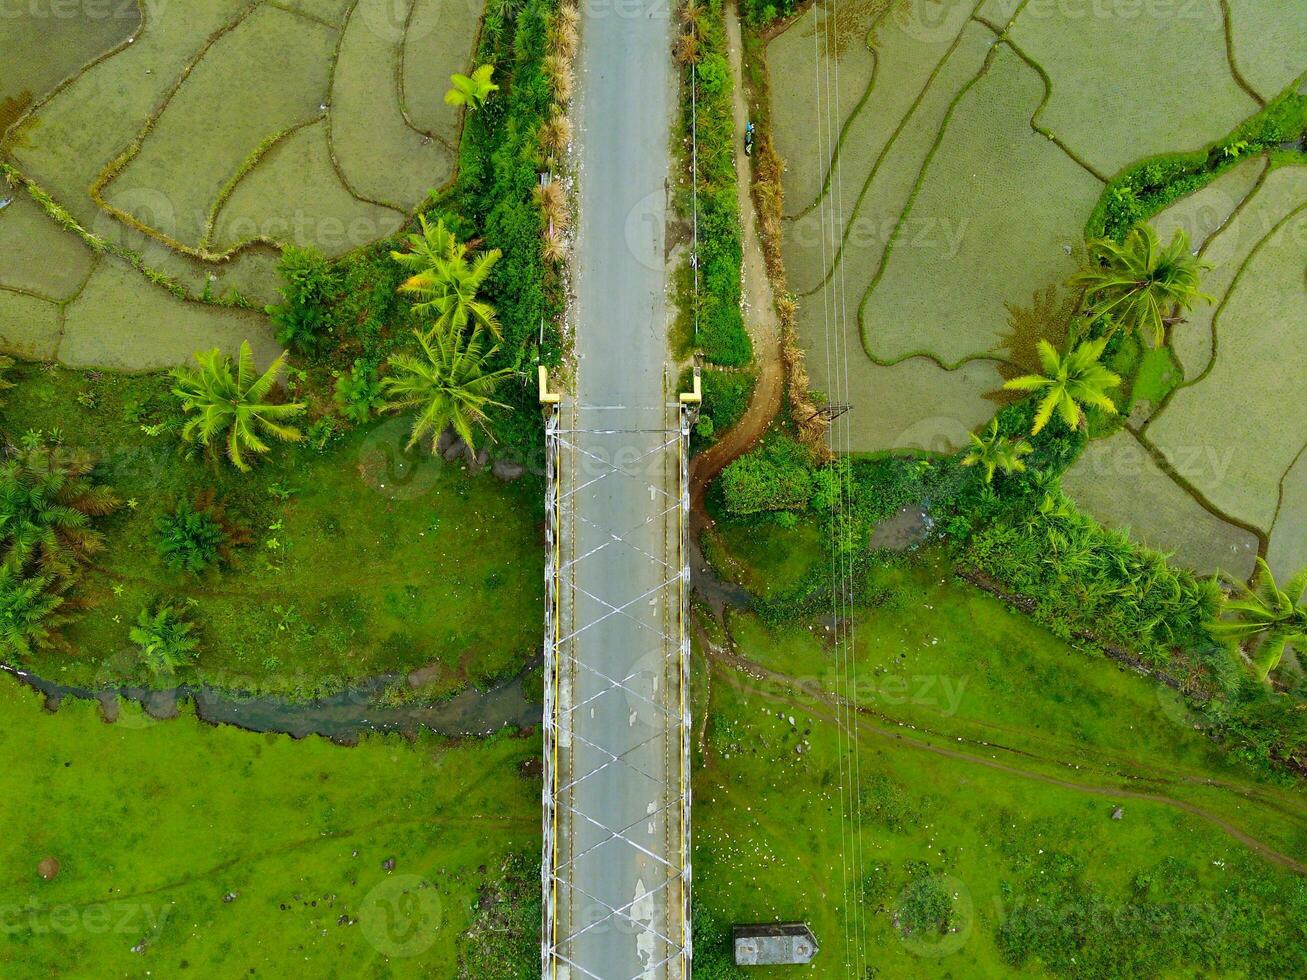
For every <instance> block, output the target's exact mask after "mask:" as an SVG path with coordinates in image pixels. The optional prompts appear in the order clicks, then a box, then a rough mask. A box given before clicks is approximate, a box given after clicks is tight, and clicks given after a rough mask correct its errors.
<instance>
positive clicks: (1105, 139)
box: [767, 0, 1301, 451]
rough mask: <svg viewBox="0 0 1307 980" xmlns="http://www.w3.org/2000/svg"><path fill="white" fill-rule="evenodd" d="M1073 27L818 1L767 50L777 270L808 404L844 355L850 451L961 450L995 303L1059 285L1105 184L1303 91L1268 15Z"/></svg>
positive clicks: (944, 7)
mask: <svg viewBox="0 0 1307 980" xmlns="http://www.w3.org/2000/svg"><path fill="white" fill-rule="evenodd" d="M1236 6H1245V7H1259V6H1266V7H1268V8H1270V7H1274V8H1276V9H1279V5H1276V4H1274V3H1267V4H1259V3H1258V2H1252V0H1250V2H1249V3H1246V4H1242V5H1236ZM1188 7H1192V8H1194V9H1193V10H1192V12H1190V11H1188V9H1187V8H1188ZM1200 8H1201V9H1200ZM1176 9H1177V11H1178V9H1179V8H1176ZM1078 11H1079V8H1076V7H1075V5H1065V4H1063V5H1049V4H1028V3H1022V2H1019V0H983V2H959V3H952V4H938V3H933V2H931V0H901V2H862V3H847V2H846V3H841V4H839V5H838V7H836V6H835V5H833V4H830V3H819V4H815V5H813V6H811V7H809V8H808V10H807V11H806V12H805V13H804V14H803V15H802V16H800V17H798V18H797V19H795V20H794V21H793V22H792V23H791V24H790V25H789V26H787V27H786V29H785V30H783V31H782V32H780V33H779V34H776V35H775V36H774V37H773V38H772V39H771V41H770V42H769V44H768V47H767V62H768V69H769V72H770V74H771V77H772V78H773V80H775V79H777V78H786V79H788V80H790V84H786V85H777V84H773V85H772V97H773V105H772V111H773V118H774V121H775V129H776V140H777V147H778V150H779V151H780V152H781V155H782V157H783V158H784V159H785V161H786V164H787V171H786V174H785V178H784V190H785V196H786V208H785V209H786V214H787V221H786V236H785V244H784V256H785V261H786V269H787V272H788V274H789V277H790V281H791V283H792V284H793V286H794V288H795V291H796V292H797V293H798V294H799V296H800V321H801V323H800V330H801V335H802V338H803V340H804V342H805V346H806V347H807V349H808V354H809V369H810V371H811V373H812V376H813V383H814V386H815V387H816V388H817V389H818V390H821V391H824V392H827V393H830V392H831V391H833V390H838V391H841V392H842V391H843V386H844V381H843V376H842V374H843V371H844V369H845V365H844V363H843V361H844V358H843V355H842V350H843V349H845V348H846V349H847V352H848V358H847V361H848V364H847V372H848V396H847V397H848V400H849V401H852V402H853V403H854V404H855V409H854V412H853V415H852V419H853V421H852V422H851V423H850V428H851V438H852V446H851V448H853V449H854V450H863V451H875V450H882V449H889V448H900V447H914V448H923V449H931V450H942V449H948V448H950V447H953V446H956V445H958V444H959V442H961V441H963V440H964V439H965V434H966V432H967V431H968V430H970V429H973V428H974V427H975V426H977V425H979V424H981V423H982V422H984V421H985V420H986V419H987V418H988V417H989V416H990V415H991V414H992V411H993V404H992V402H991V401H989V400H987V399H986V398H985V397H984V396H985V395H986V393H988V392H991V391H993V390H994V389H996V388H997V387H998V386H999V385H1000V384H1001V383H1002V380H1003V378H1002V374H1001V369H1002V368H1003V367H1004V366H1005V365H1004V361H1005V358H1006V356H1007V355H1006V352H1005V351H1004V349H1003V347H1002V344H1001V334H1002V332H1003V330H1004V328H1005V325H1006V312H1005V309H1004V306H1005V304H1010V303H1016V304H1021V303H1024V302H1026V301H1027V300H1028V299H1029V297H1030V296H1031V295H1032V294H1033V293H1034V292H1035V291H1036V290H1040V289H1042V288H1044V287H1046V286H1048V285H1050V284H1052V283H1056V282H1060V281H1063V280H1064V279H1065V278H1066V277H1067V276H1069V275H1070V273H1071V272H1072V271H1074V269H1075V267H1076V263H1077V259H1078V252H1077V249H1078V248H1079V244H1080V242H1081V241H1082V238H1083V228H1084V223H1085V219H1086V218H1087V216H1088V215H1089V213H1090V211H1091V210H1092V208H1093V206H1094V204H1095V202H1096V201H1097V199H1098V197H1099V195H1100V194H1101V192H1102V189H1103V186H1104V184H1105V182H1106V180H1107V179H1109V178H1110V177H1112V176H1113V175H1114V174H1115V173H1117V172H1118V171H1119V170H1121V169H1122V168H1124V167H1126V166H1127V165H1130V164H1133V163H1135V162H1137V161H1138V160H1139V159H1141V158H1143V157H1146V156H1149V155H1153V154H1157V153H1161V152H1173V151H1177V150H1188V149H1196V148H1200V147H1202V146H1205V145H1207V144H1208V143H1210V142H1212V141H1213V140H1215V139H1217V138H1219V137H1221V136H1223V135H1225V134H1226V133H1228V132H1229V131H1230V129H1232V128H1233V127H1234V126H1235V125H1236V124H1237V123H1238V122H1240V121H1241V120H1242V119H1244V118H1246V117H1248V116H1249V115H1251V114H1253V113H1254V112H1256V111H1257V110H1258V109H1259V108H1260V107H1261V105H1262V104H1263V103H1264V101H1265V99H1266V97H1267V95H1268V94H1269V95H1273V94H1275V93H1276V92H1278V91H1280V90H1281V89H1282V88H1283V87H1284V86H1285V85H1287V84H1289V83H1290V82H1291V81H1292V80H1293V79H1294V77H1296V74H1297V72H1295V71H1294V70H1293V61H1294V55H1293V40H1292V39H1293V37H1294V36H1300V35H1295V34H1294V33H1293V31H1292V30H1291V29H1290V28H1289V26H1284V27H1280V26H1273V27H1271V28H1268V27H1267V25H1266V23H1265V22H1267V21H1268V20H1269V21H1270V22H1271V23H1272V24H1273V25H1278V24H1279V21H1277V20H1275V17H1273V16H1271V15H1270V14H1267V15H1265V16H1263V15H1258V16H1254V17H1248V16H1241V17H1238V18H1235V19H1234V20H1233V21H1232V23H1231V25H1230V27H1229V30H1228V31H1227V27H1226V25H1225V24H1224V22H1223V19H1222V17H1221V13H1220V8H1219V7H1218V6H1217V5H1214V4H1210V5H1209V4H1197V5H1186V14H1185V16H1180V15H1179V14H1178V13H1177V12H1175V11H1172V12H1171V13H1168V12H1167V11H1166V10H1163V9H1162V8H1161V7H1158V8H1156V9H1149V8H1146V7H1144V8H1138V6H1137V5H1132V6H1131V8H1130V10H1128V11H1127V10H1126V9H1125V7H1124V6H1122V8H1121V9H1120V10H1117V9H1116V8H1115V7H1113V6H1112V5H1107V6H1106V7H1104V8H1103V11H1102V12H1100V13H1101V15H1096V16H1078V15H1077V12H1078ZM1080 13H1084V12H1083V11H1080ZM1275 16H1279V15H1275ZM1284 16H1285V19H1286V20H1292V19H1293V18H1296V17H1298V16H1299V14H1298V13H1296V12H1295V13H1293V14H1286V15H1284ZM1162 19H1166V23H1164V24H1163V23H1160V21H1161V20H1162ZM1177 31H1178V32H1180V34H1177V33H1176V32H1177ZM1227 34H1228V40H1229V42H1230V43H1229V45H1227V43H1226V41H1227ZM1163 35H1165V36H1166V37H1167V38H1168V41H1167V43H1166V44H1160V43H1158V41H1157V38H1158V37H1160V36H1163ZM1253 38H1255V40H1252V39H1253ZM1245 44H1247V46H1248V49H1249V53H1248V54H1247V55H1246V56H1245V55H1244V54H1243V53H1242V52H1243V47H1244V45H1245ZM1281 49H1284V50H1281ZM827 50H829V51H830V53H831V55H832V61H831V62H830V67H829V70H828V65H827V63H826V52H827ZM1253 61H1257V62H1258V63H1259V64H1262V65H1264V66H1265V68H1264V70H1263V71H1261V72H1259V73H1258V74H1257V81H1256V83H1255V84H1254V83H1252V82H1250V81H1249V76H1248V74H1247V73H1246V72H1245V70H1244V68H1245V64H1246V63H1248V64H1250V63H1252V62H1253ZM1141 64H1147V65H1148V66H1149V67H1148V70H1147V71H1140V70H1138V66H1139V65H1141ZM1297 71H1301V67H1300V68H1298V69H1297ZM1160 79H1164V80H1165V82H1164V84H1163V83H1161V82H1159V80H1160ZM823 103H829V104H830V105H831V106H833V107H835V108H833V109H831V110H830V112H829V115H828V117H827V118H821V119H820V120H819V122H820V127H819V129H820V132H817V133H815V132H814V126H813V124H812V120H813V106H814V105H819V104H823ZM831 145H834V147H835V149H834V151H833V152H831V151H830V150H829V149H828V148H829V147H830V146H831ZM814 146H815V147H816V148H815V149H814ZM1250 179H1251V178H1250ZM828 350H829V351H830V352H831V353H830V354H829V355H828V354H827V351H828Z"/></svg>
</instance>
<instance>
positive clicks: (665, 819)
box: [541, 375, 698, 980]
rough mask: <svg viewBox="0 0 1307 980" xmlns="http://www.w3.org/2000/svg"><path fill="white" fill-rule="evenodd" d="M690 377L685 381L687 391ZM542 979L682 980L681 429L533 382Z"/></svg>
mask: <svg viewBox="0 0 1307 980" xmlns="http://www.w3.org/2000/svg"><path fill="white" fill-rule="evenodd" d="M697 387H698V385H697V384H696V389H697ZM541 398H542V402H544V403H545V426H546V432H547V466H548V480H547V490H546V494H547V498H546V499H547V516H548V531H547V544H548V559H547V561H546V569H545V585H546V605H545V631H546V635H545V646H544V649H545V679H546V683H545V707H544V753H545V757H544V793H543V802H544V854H543V865H542V872H541V877H542V886H543V889H544V932H543V941H542V944H541V966H542V974H543V976H544V977H545V978H547V980H581V978H594V980H643V978H649V980H655V978H657V980H662V978H667V980H685V978H688V977H689V975H690V953H691V951H690V707H689V698H690V689H689V684H690V673H689V670H690V663H689V661H690V641H689V634H688V626H687V619H688V596H689V583H690V579H689V567H688V564H687V560H686V533H687V525H688V520H689V499H690V497H689V484H688V462H687V461H688V449H689V433H690V426H691V424H692V423H693V418H694V415H695V413H696V412H697V395H683V396H681V400H680V402H679V403H678V404H675V405H670V404H669V405H667V406H666V407H665V408H651V409H643V410H639V409H626V408H622V407H596V406H585V405H568V406H563V405H562V404H561V403H560V400H559V398H558V396H557V395H552V396H551V395H548V394H547V393H546V383H545V379H544V377H543V375H542V380H541Z"/></svg>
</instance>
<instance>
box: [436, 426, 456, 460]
mask: <svg viewBox="0 0 1307 980" xmlns="http://www.w3.org/2000/svg"><path fill="white" fill-rule="evenodd" d="M457 438H458V433H457V432H455V431H454V430H453V429H446V430H445V431H444V432H442V433H440V438H439V439H437V440H436V452H438V453H440V454H441V455H444V452H445V450H446V449H448V448H449V447H450V446H452V445H453V444H454V440H455V439H457Z"/></svg>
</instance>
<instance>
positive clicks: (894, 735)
mask: <svg viewBox="0 0 1307 980" xmlns="http://www.w3.org/2000/svg"><path fill="white" fill-rule="evenodd" d="M710 658H711V659H712V660H713V661H715V662H716V663H717V664H718V665H719V666H720V668H721V669H722V670H723V671H724V680H725V681H726V682H727V683H729V684H731V685H732V686H733V687H737V688H740V689H744V688H745V687H746V686H747V688H748V690H750V691H753V692H754V693H758V694H759V696H761V697H763V698H764V699H767V700H771V701H774V702H775V703H778V704H785V705H790V706H793V702H791V701H789V700H787V699H785V698H782V697H778V696H776V695H773V694H770V693H768V692H767V691H765V690H761V689H759V688H757V687H754V686H751V685H744V684H742V682H741V681H740V680H738V679H737V678H736V677H734V676H732V674H745V675H747V676H749V677H752V678H753V679H754V680H764V679H765V680H770V681H773V682H775V683H779V684H782V685H785V686H788V687H790V688H791V689H792V690H794V691H796V692H798V693H801V694H802V695H804V696H805V697H807V698H810V699H811V700H813V701H815V702H817V703H819V704H821V705H823V706H824V707H825V708H828V709H830V710H829V712H826V711H813V714H816V715H818V716H819V717H821V718H822V719H823V720H824V721H826V722H828V723H830V724H835V725H838V724H840V723H841V722H840V716H841V715H842V713H843V712H844V711H846V710H847V706H842V705H841V704H840V702H838V701H837V699H836V698H835V697H834V696H832V695H830V694H828V693H827V692H824V691H820V690H815V689H814V688H812V686H811V685H808V684H804V683H803V682H802V681H799V680H796V679H795V678H791V677H788V676H786V675H784V674H780V673H777V672H776V671H772V670H769V669H767V668H765V667H763V666H762V665H761V664H758V663H755V662H754V661H752V660H749V659H747V658H746V657H742V656H740V655H739V654H736V653H731V652H727V651H723V650H712V651H711V652H710ZM728 669H729V670H730V671H731V673H725V671H726V670H728ZM807 710H810V711H812V710H813V709H811V708H809V709H807ZM857 710H858V714H859V717H858V720H857V724H858V729H859V731H861V732H862V733H864V734H867V735H871V736H874V737H877V738H883V739H887V740H889V741H894V742H898V743H900V744H902V745H904V746H906V747H908V748H912V749H917V750H919V751H922V752H929V753H931V754H932V755H938V756H943V757H945V758H948V759H955V760H957V761H959V762H966V763H970V764H972V765H978V766H984V767H986V768H987V769H994V770H996V771H998V772H1004V773H1008V774H1009V775H1013V776H1017V777H1020V778H1022V779H1029V780H1033V781H1035V782H1038V783H1043V784H1044V785H1047V786H1056V787H1058V788H1059V789H1068V790H1072V791H1074V792H1078V793H1086V794H1090V795H1093V796H1102V797H1105V798H1107V799H1111V800H1139V801H1141V802H1146V803H1157V804H1161V805H1162V806H1169V807H1173V808H1175V809H1177V810H1183V811H1184V812H1185V813H1189V814H1192V815H1193V816H1195V817H1199V818H1200V819H1202V820H1205V821H1207V822H1208V823H1210V824H1212V825H1213V826H1215V827H1217V828H1218V829H1219V830H1221V831H1222V832H1223V833H1225V834H1226V835H1228V836H1229V837H1231V838H1233V839H1234V840H1236V841H1238V842H1239V843H1241V844H1243V845H1244V846H1245V847H1247V848H1248V849H1249V850H1251V851H1254V852H1255V853H1257V854H1258V855H1260V856H1261V857H1263V858H1265V859H1266V860H1268V861H1271V862H1273V863H1275V864H1278V865H1280V866H1281V867H1284V868H1288V869H1289V870H1291V871H1294V872H1297V873H1298V874H1301V875H1307V865H1304V864H1303V863H1302V862H1300V861H1298V860H1297V859H1295V858H1293V857H1291V856H1290V855H1288V854H1285V853H1284V852H1283V851H1279V850H1276V849H1275V848H1274V847H1272V846H1271V845H1269V844H1267V843H1265V842H1264V841H1261V840H1258V839H1257V838H1256V837H1253V836H1251V835H1249V834H1247V833H1245V832H1244V831H1243V830H1241V829H1239V828H1238V827H1236V826H1235V825H1234V824H1232V823H1230V822H1229V821H1228V820H1226V819H1225V818H1223V817H1221V816H1219V815H1217V814H1215V813H1213V812H1211V811H1210V810H1206V809H1204V808H1203V807H1200V806H1198V805H1197V804H1194V803H1190V802H1188V801H1186V800H1180V799H1176V798H1174V797H1171V796H1165V795H1163V794H1161V793H1150V792H1145V791H1141V790H1131V789H1125V788H1123V787H1120V786H1095V785H1092V784H1090V783H1082V782H1077V781H1074V780H1069V779H1062V778H1059V777H1057V776H1050V775H1048V774H1046V773H1042V772H1036V771H1033V770H1030V769H1023V768H1021V767H1019V766H1015V765H1012V764H1010V763H1006V762H999V761H998V760H997V759H988V758H985V757H984V756H979V755H976V754H974V753H972V752H965V751H962V750H959V749H950V748H945V747H943V746H941V745H936V744H934V743H933V742H928V741H926V740H925V739H921V738H915V737H913V736H911V735H907V734H904V733H903V732H902V731H901V730H900V731H896V730H894V729H890V728H884V727H882V726H880V725H878V724H876V723H875V722H874V721H873V720H872V719H871V718H868V717H866V716H865V712H864V709H861V708H859V709H857Z"/></svg>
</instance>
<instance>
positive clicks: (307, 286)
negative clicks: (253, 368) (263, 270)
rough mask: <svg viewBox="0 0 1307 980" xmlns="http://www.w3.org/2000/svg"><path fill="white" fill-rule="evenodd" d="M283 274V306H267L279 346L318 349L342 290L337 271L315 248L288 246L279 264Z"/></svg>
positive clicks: (311, 350)
mask: <svg viewBox="0 0 1307 980" xmlns="http://www.w3.org/2000/svg"><path fill="white" fill-rule="evenodd" d="M277 271H278V272H280V273H281V278H282V287H281V295H282V299H283V300H284V301H285V302H283V303H282V304H281V305H280V306H269V307H267V313H268V316H270V317H271V318H272V323H273V326H274V327H275V328H276V330H277V343H279V344H281V345H282V346H284V347H289V348H292V349H294V350H296V351H299V352H300V353H302V354H312V353H315V352H317V351H318V350H319V348H320V347H321V346H322V344H323V342H324V340H325V339H326V338H325V336H324V335H325V334H326V333H328V332H330V330H331V306H332V302H333V299H334V297H335V296H336V293H337V291H338V290H339V288H340V276H339V273H338V272H337V270H336V269H335V268H334V267H333V266H332V264H331V263H330V262H329V261H328V260H327V258H326V256H324V255H323V254H322V253H321V252H319V251H317V249H313V248H296V247H295V246H293V245H292V246H290V247H288V248H287V249H286V250H285V251H284V252H283V253H282V256H281V261H280V262H279V263H278V264H277Z"/></svg>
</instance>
